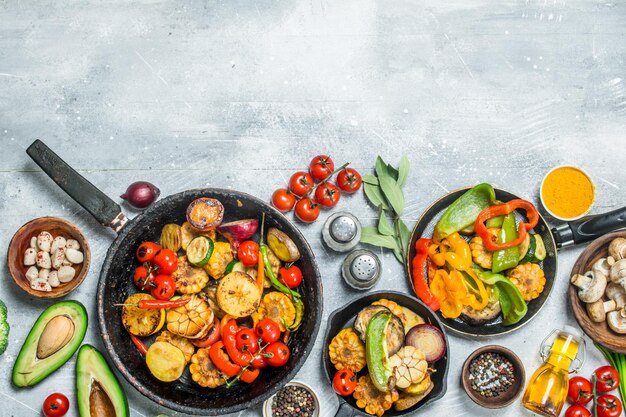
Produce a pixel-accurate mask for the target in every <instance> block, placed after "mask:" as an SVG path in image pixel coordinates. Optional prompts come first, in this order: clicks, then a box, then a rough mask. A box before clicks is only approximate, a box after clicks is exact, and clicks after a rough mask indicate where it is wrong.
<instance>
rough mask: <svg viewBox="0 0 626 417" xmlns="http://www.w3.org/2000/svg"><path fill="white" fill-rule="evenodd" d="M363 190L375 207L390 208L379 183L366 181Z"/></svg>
mask: <svg viewBox="0 0 626 417" xmlns="http://www.w3.org/2000/svg"><path fill="white" fill-rule="evenodd" d="M363 191H364V192H365V196H366V197H367V199H368V200H369V201H370V203H372V204H373V205H374V207H382V208H383V210H389V205H388V204H387V200H386V199H385V196H384V195H383V192H382V190H381V189H380V187H379V186H378V185H372V184H368V183H365V184H363Z"/></svg>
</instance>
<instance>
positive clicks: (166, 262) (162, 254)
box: [152, 249, 178, 275]
mask: <svg viewBox="0 0 626 417" xmlns="http://www.w3.org/2000/svg"><path fill="white" fill-rule="evenodd" d="M152 263H153V264H154V265H155V266H157V267H159V271H158V272H159V274H166V275H167V274H171V273H172V272H174V271H176V266H177V264H178V258H177V257H176V252H174V251H173V250H171V249H161V250H160V251H158V252H157V253H156V255H154V259H153V260H152Z"/></svg>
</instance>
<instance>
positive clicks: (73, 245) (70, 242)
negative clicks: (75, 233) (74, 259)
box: [65, 239, 80, 250]
mask: <svg viewBox="0 0 626 417" xmlns="http://www.w3.org/2000/svg"><path fill="white" fill-rule="evenodd" d="M65 247H66V248H68V249H76V250H80V243H78V241H77V240H76V239H67V242H65Z"/></svg>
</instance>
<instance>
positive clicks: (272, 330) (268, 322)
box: [254, 319, 280, 343]
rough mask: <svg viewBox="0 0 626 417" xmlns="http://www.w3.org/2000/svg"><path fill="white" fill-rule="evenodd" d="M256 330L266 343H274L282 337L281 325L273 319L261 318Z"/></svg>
mask: <svg viewBox="0 0 626 417" xmlns="http://www.w3.org/2000/svg"><path fill="white" fill-rule="evenodd" d="M254 330H255V332H256V335H257V336H258V337H260V338H261V340H262V341H263V342H265V343H274V342H276V341H277V340H278V339H279V338H280V326H279V325H278V323H276V322H275V321H274V320H272V319H263V320H261V321H260V322H258V323H257V325H256V328H255V329H254Z"/></svg>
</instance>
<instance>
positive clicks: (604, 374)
mask: <svg viewBox="0 0 626 417" xmlns="http://www.w3.org/2000/svg"><path fill="white" fill-rule="evenodd" d="M594 373H595V374H596V390H598V391H600V392H609V391H613V390H614V389H615V388H617V386H618V385H619V373H618V372H617V369H615V368H613V367H612V366H609V365H606V366H601V367H599V368H598V369H596V370H595V372H594Z"/></svg>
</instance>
